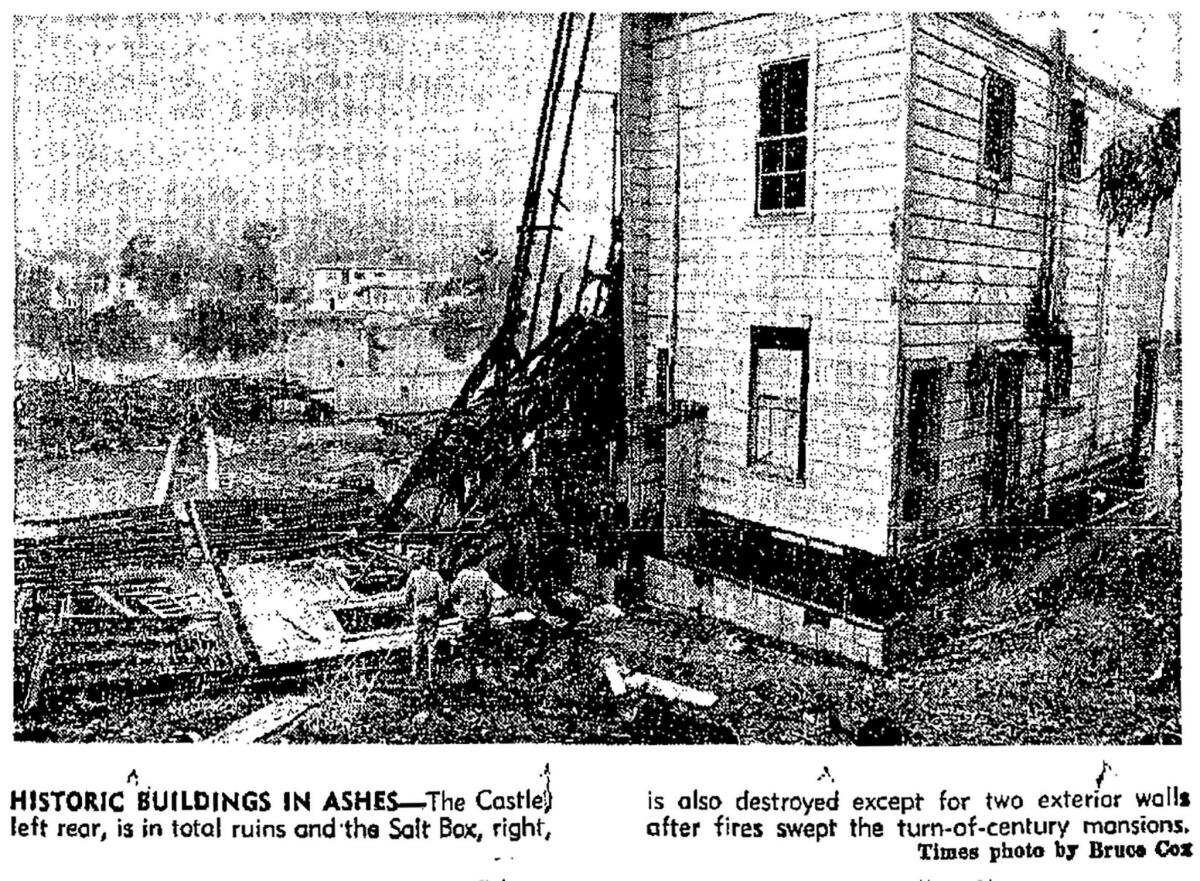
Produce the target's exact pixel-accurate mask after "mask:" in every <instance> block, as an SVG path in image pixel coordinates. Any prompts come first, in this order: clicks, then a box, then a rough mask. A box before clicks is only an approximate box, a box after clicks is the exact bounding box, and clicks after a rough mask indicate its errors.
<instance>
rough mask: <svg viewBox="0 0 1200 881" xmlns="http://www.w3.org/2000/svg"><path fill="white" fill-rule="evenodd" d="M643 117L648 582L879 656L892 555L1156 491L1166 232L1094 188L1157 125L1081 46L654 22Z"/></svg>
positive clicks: (630, 42)
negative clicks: (1105, 499)
mask: <svg viewBox="0 0 1200 881" xmlns="http://www.w3.org/2000/svg"><path fill="white" fill-rule="evenodd" d="M621 103H622V108H623V113H622V120H621V123H622V132H623V157H622V158H623V163H622V164H623V167H622V178H623V180H622V187H623V206H624V208H623V210H624V221H625V231H626V253H625V290H626V303H625V338H626V365H625V369H626V376H627V378H628V379H627V388H628V395H629V401H628V404H629V409H630V413H631V414H633V418H632V419H631V426H632V428H631V436H630V451H631V452H630V457H629V467H628V468H627V469H626V470H625V472H624V477H623V482H624V485H625V490H626V494H627V496H628V499H629V504H630V510H631V514H632V517H633V519H634V521H635V522H641V523H643V524H650V525H652V526H653V527H654V529H657V528H658V526H659V525H660V524H661V535H662V543H661V544H662V546H661V548H657V547H656V548H655V549H654V550H653V551H652V553H651V554H650V557H649V559H648V563H647V566H648V569H647V573H648V579H649V581H650V583H651V590H653V591H657V592H658V594H659V595H661V596H662V597H663V598H664V599H667V600H674V601H678V602H681V603H684V604H687V605H697V604H699V605H703V606H705V607H707V608H709V609H710V610H712V611H715V612H716V613H717V614H719V615H724V616H725V617H729V618H732V619H734V620H740V621H743V622H744V623H746V624H748V625H749V626H764V627H769V628H771V629H773V630H774V631H775V632H777V633H779V634H780V635H782V636H784V637H785V638H790V639H794V640H795V641H798V642H806V641H807V642H811V643H813V644H814V645H816V646H818V647H823V648H828V649H829V650H831V651H835V652H840V653H843V654H849V655H851V656H852V657H856V658H858V659H860V660H863V661H865V662H868V663H878V662H880V660H881V657H882V652H883V648H882V646H883V637H882V635H881V632H880V628H879V627H878V623H879V620H880V618H881V617H882V615H880V614H877V613H879V610H880V609H882V608H884V607H885V606H887V605H888V602H887V600H888V599H889V592H891V593H899V592H902V591H903V590H906V589H908V586H903V585H899V584H896V583H895V581H896V576H895V574H894V573H895V572H897V571H898V570H897V568H896V565H897V563H898V562H903V561H913V560H919V559H925V558H926V557H927V556H928V555H929V554H930V553H931V552H935V551H937V550H938V549H944V548H947V547H950V546H952V545H954V544H955V543H958V542H962V541H970V540H972V537H977V536H980V535H982V534H984V533H986V534H990V535H995V534H997V533H1002V534H1005V535H1008V536H1021V535H1023V534H1025V533H1027V532H1030V531H1032V532H1035V533H1036V532H1038V531H1040V530H1042V528H1043V527H1044V526H1045V525H1046V524H1048V523H1055V522H1058V521H1060V520H1062V519H1063V518H1065V517H1067V516H1068V515H1070V516H1077V515H1078V514H1079V511H1080V509H1081V507H1082V508H1086V506H1087V505H1088V504H1091V503H1094V500H1095V499H1096V498H1097V493H1098V489H1097V488H1098V487H1099V488H1101V489H1102V488H1103V487H1105V486H1108V487H1117V488H1119V487H1121V486H1125V485H1128V484H1129V483H1130V482H1131V481H1135V480H1136V479H1137V471H1138V467H1137V463H1138V462H1139V461H1141V460H1142V457H1143V454H1144V451H1145V450H1146V449H1148V445H1149V444H1150V442H1151V440H1152V438H1151V434H1152V431H1153V422H1152V415H1153V399H1154V391H1153V390H1154V385H1155V374H1156V364H1157V346H1158V343H1159V341H1158V332H1159V326H1160V321H1161V315H1162V312H1161V310H1162V304H1163V292H1164V286H1165V282H1166V274H1167V265H1168V263H1169V260H1168V259H1167V254H1166V251H1167V248H1168V241H1169V239H1170V234H1169V233H1170V229H1169V227H1170V218H1171V211H1170V206H1169V204H1167V203H1166V202H1164V203H1160V204H1158V205H1154V204H1151V205H1150V206H1149V207H1148V208H1147V209H1146V211H1145V212H1144V213H1143V214H1142V215H1141V216H1139V217H1138V219H1137V220H1136V221H1135V222H1134V223H1132V224H1128V225H1126V224H1124V223H1118V222H1114V221H1113V217H1112V215H1111V213H1106V212H1105V211H1103V210H1101V209H1100V208H1099V207H1098V188H1099V187H1101V186H1102V185H1103V184H1102V182H1101V181H1102V178H1104V175H1102V174H1098V173H1097V169H1098V168H1099V166H1100V165H1101V164H1102V156H1103V154H1104V151H1105V150H1106V148H1107V147H1109V145H1112V144H1113V143H1114V141H1115V140H1120V139H1122V138H1124V139H1127V140H1128V141H1129V143H1135V142H1138V139H1139V138H1140V139H1141V140H1143V141H1144V140H1146V139H1147V138H1148V137H1150V136H1151V135H1153V133H1154V132H1155V131H1158V130H1160V129H1161V128H1162V126H1163V125H1164V120H1163V114H1162V113H1161V112H1159V111H1157V110H1155V109H1154V108H1151V107H1149V106H1146V105H1145V104H1144V103H1142V102H1141V101H1139V100H1137V99H1135V98H1134V97H1132V95H1131V93H1130V92H1129V91H1128V90H1122V89H1120V88H1118V87H1115V86H1113V85H1110V84H1108V83H1105V82H1102V81H1101V80H1099V79H1097V78H1096V77H1094V76H1091V75H1089V74H1088V73H1086V72H1085V71H1083V70H1082V69H1080V68H1079V67H1077V66H1076V64H1075V62H1074V59H1073V57H1072V56H1071V55H1070V54H1069V51H1068V47H1067V45H1066V41H1065V37H1064V36H1063V34H1062V32H1061V31H1059V32H1055V34H1054V36H1053V38H1052V39H1051V41H1050V45H1049V46H1045V47H1040V46H1034V45H1030V44H1029V43H1027V42H1024V41H1022V40H1020V39H1017V38H1016V37H1013V36H1011V35H1009V34H1007V33H1006V32H1004V31H1003V30H1002V29H1001V28H1000V27H998V26H997V25H996V24H995V22H994V21H992V20H991V19H990V18H988V17H986V16H980V15H960V14H915V15H913V14H907V13H905V14H900V13H865V14H840V15H829V16H824V17H822V16H815V15H807V14H799V13H797V14H785V15H747V16H735V15H707V14H706V15H628V16H625V17H624V20H623V24H622V60H621ZM1148 132H1149V133H1151V135H1148V134H1147V133H1148ZM1130 149H1132V148H1130ZM1110 177H1111V175H1110ZM1089 500H1092V502H1089ZM923 555H924V556H923ZM910 571H911V570H910ZM888 573H892V574H891V575H890V576H889V574H888ZM889 578H890V579H891V580H890V581H889Z"/></svg>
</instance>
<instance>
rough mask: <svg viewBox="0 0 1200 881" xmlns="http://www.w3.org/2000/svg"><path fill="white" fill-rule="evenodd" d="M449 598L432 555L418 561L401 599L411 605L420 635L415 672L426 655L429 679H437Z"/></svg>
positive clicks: (416, 643)
mask: <svg viewBox="0 0 1200 881" xmlns="http://www.w3.org/2000/svg"><path fill="white" fill-rule="evenodd" d="M446 599H447V588H446V580H445V579H444V578H442V576H441V575H440V574H439V573H438V571H437V570H436V569H434V568H433V566H432V562H431V560H430V559H429V558H428V557H424V558H422V559H421V561H420V562H419V563H418V564H417V566H416V568H414V569H413V570H412V571H411V572H410V573H408V578H407V579H406V581H405V582H404V595H403V596H402V598H401V601H402V602H404V603H408V604H411V605H410V608H411V609H412V622H413V626H414V627H415V628H416V637H415V640H414V642H413V650H412V675H413V677H414V678H415V677H416V676H418V675H419V673H420V664H421V658H422V656H424V658H425V681H426V682H432V681H433V660H434V654H435V652H436V650H437V629H438V620H439V618H440V617H441V608H442V606H443V605H444V604H445V602H446Z"/></svg>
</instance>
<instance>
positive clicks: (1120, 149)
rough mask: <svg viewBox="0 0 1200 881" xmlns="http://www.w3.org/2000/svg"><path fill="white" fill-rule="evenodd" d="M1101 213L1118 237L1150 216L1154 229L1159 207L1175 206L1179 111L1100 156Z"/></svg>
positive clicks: (1122, 139)
mask: <svg viewBox="0 0 1200 881" xmlns="http://www.w3.org/2000/svg"><path fill="white" fill-rule="evenodd" d="M1095 174H1096V177H1097V179H1098V182H1099V187H1098V190H1097V193H1096V207H1097V208H1098V209H1099V211H1100V214H1101V216H1103V217H1104V219H1105V221H1107V223H1108V224H1109V225H1110V226H1115V227H1116V228H1117V233H1118V234H1120V235H1125V231H1126V230H1127V229H1129V227H1130V226H1132V225H1133V224H1134V222H1135V221H1137V219H1138V217H1139V216H1141V215H1142V214H1143V212H1144V213H1145V215H1146V233H1147V234H1149V233H1150V231H1151V230H1153V229H1154V215H1155V214H1156V213H1157V211H1158V206H1159V205H1161V204H1163V203H1165V202H1168V201H1170V199H1171V196H1172V195H1173V194H1174V193H1175V187H1176V186H1177V185H1178V183H1179V108H1178V107H1176V108H1173V109H1171V110H1168V111H1167V112H1166V113H1165V114H1163V118H1162V120H1161V121H1159V122H1158V123H1155V124H1153V125H1150V126H1147V127H1146V129H1144V130H1142V131H1136V132H1128V133H1125V134H1122V135H1118V136H1117V137H1116V138H1114V139H1113V142H1112V143H1111V144H1109V145H1108V146H1107V147H1106V148H1105V149H1104V152H1103V153H1102V154H1101V155H1100V165H1099V167H1098V168H1097V169H1096V172H1095Z"/></svg>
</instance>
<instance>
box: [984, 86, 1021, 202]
mask: <svg viewBox="0 0 1200 881" xmlns="http://www.w3.org/2000/svg"><path fill="white" fill-rule="evenodd" d="M1016 109H1017V89H1016V86H1015V85H1013V82H1012V80H1010V79H1005V78H1004V77H1002V76H1000V75H999V74H997V73H992V72H990V71H989V72H988V74H987V76H985V77H984V80H983V145H982V151H981V153H982V155H981V157H980V158H981V160H982V165H983V173H984V175H985V176H986V177H987V178H989V179H991V180H993V181H996V182H997V183H1003V184H1008V183H1012V176H1013V126H1014V124H1015V122H1016Z"/></svg>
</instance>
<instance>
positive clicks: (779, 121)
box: [755, 58, 809, 214]
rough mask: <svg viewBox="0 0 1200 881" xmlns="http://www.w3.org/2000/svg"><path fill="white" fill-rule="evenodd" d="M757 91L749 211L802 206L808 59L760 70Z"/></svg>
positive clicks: (805, 175) (805, 193)
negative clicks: (752, 191)
mask: <svg viewBox="0 0 1200 881" xmlns="http://www.w3.org/2000/svg"><path fill="white" fill-rule="evenodd" d="M758 88H759V91H758V112H759V130H758V155H757V164H758V171H757V175H756V178H757V180H756V186H755V188H756V195H755V210H756V211H757V212H758V213H760V214H762V213H772V212H779V211H798V210H800V209H802V208H804V207H806V206H807V205H808V141H809V137H808V59H807V58H799V59H796V60H795V61H787V62H784V63H782V64H772V65H770V66H769V67H766V68H763V71H762V74H761V78H760V80H759V87H758Z"/></svg>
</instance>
